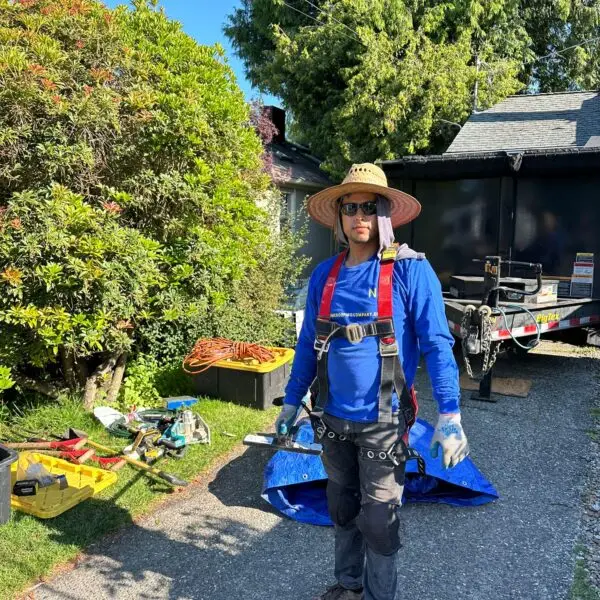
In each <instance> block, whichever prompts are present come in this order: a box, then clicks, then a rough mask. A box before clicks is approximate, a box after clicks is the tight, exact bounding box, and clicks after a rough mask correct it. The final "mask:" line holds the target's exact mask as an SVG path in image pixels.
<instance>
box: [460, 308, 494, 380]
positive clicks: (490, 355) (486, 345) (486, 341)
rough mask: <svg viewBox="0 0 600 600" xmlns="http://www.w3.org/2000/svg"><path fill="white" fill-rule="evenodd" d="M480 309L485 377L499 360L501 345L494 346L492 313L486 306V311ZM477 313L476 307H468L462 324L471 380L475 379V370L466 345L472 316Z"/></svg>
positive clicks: (462, 344)
mask: <svg viewBox="0 0 600 600" xmlns="http://www.w3.org/2000/svg"><path fill="white" fill-rule="evenodd" d="M481 308H482V307H480V308H479V310H478V312H479V317H480V322H481V352H482V354H483V364H482V367H481V373H482V375H485V374H486V373H487V372H488V371H489V370H490V369H491V368H492V367H493V366H494V364H495V362H496V359H497V358H498V352H499V351H500V343H496V344H494V342H492V319H491V317H490V315H491V311H490V310H489V308H488V307H487V306H486V307H485V309H484V310H481ZM474 312H475V308H474V307H466V308H465V311H464V313H463V317H462V320H461V322H460V328H461V334H462V336H463V338H462V340H461V346H462V354H463V360H464V363H465V368H466V370H467V374H468V375H469V377H470V378H471V379H474V376H473V368H472V366H471V361H470V359H469V353H468V352H467V346H466V344H465V343H464V341H465V339H466V335H467V333H468V330H469V325H470V320H471V315H472V314H473V313H474Z"/></svg>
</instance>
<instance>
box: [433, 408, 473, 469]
mask: <svg viewBox="0 0 600 600" xmlns="http://www.w3.org/2000/svg"><path fill="white" fill-rule="evenodd" d="M440 447H441V448H442V452H443V457H442V462H443V464H444V468H445V469H448V468H450V467H453V466H454V465H457V464H458V463H459V462H460V461H461V460H463V459H464V458H465V457H466V456H467V455H468V454H469V443H468V442H467V436H466V435H465V432H464V431H463V428H462V425H461V424H460V413H451V414H441V415H440V416H439V418H438V422H437V425H436V426H435V432H434V434H433V438H432V440H431V450H430V452H431V456H432V458H437V457H438V452H439V449H440Z"/></svg>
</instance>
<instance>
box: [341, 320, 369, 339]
mask: <svg viewBox="0 0 600 600" xmlns="http://www.w3.org/2000/svg"><path fill="white" fill-rule="evenodd" d="M344 333H345V334H346V339H347V340H348V341H349V342H350V343H351V344H358V343H360V342H362V340H363V338H364V337H365V334H364V331H363V328H362V325H360V324H359V323H350V325H346V327H345V329H344Z"/></svg>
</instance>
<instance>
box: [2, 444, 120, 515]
mask: <svg viewBox="0 0 600 600" xmlns="http://www.w3.org/2000/svg"><path fill="white" fill-rule="evenodd" d="M20 455H21V457H24V456H25V455H27V456H29V457H30V458H31V459H32V460H33V461H35V462H38V463H41V464H42V465H44V467H46V469H47V470H48V471H49V472H50V473H52V474H53V475H65V476H66V478H67V483H68V487H67V488H65V489H64V490H61V489H59V486H58V484H54V485H51V486H48V487H45V488H39V487H38V490H37V494H36V495H35V496H14V495H11V497H10V505H11V507H12V508H14V509H15V510H20V511H22V512H26V513H29V514H30V515H35V516H36V517H40V518H41V519H51V518H53V517H56V516H58V515H60V514H62V513H63V512H65V511H66V510H68V509H69V508H72V507H73V506H75V505H76V504H79V503H80V502H81V501H83V500H86V499H87V498H90V497H91V496H93V495H95V494H97V493H98V492H101V491H102V490H104V489H106V488H107V487H108V486H110V485H112V484H113V483H115V482H116V481H117V474H116V473H113V472H111V471H106V470H105V469H99V468H97V467H88V466H87V465H76V464H73V463H70V462H68V461H66V460H62V459H61V458H56V457H54V456H47V455H45V454H40V453H38V452H27V453H25V452H22V453H20ZM18 464H19V461H17V462H14V463H13V464H12V465H11V470H10V475H11V484H10V487H11V490H12V487H13V485H14V484H15V481H16V480H17V468H18Z"/></svg>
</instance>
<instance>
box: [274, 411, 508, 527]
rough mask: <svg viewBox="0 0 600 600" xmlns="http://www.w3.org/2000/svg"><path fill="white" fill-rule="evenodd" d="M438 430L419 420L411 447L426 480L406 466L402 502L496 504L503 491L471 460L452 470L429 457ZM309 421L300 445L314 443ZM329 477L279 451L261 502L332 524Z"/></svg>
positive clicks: (308, 460) (317, 462)
mask: <svg viewBox="0 0 600 600" xmlns="http://www.w3.org/2000/svg"><path fill="white" fill-rule="evenodd" d="M432 436H433V427H432V426H431V425H430V424H429V423H427V421H424V420H422V419H417V421H416V423H415V424H414V425H413V427H412V429H411V430H410V436H409V444H410V446H412V447H413V448H415V449H416V450H417V451H418V452H419V453H420V454H421V456H422V457H423V459H424V460H425V464H426V467H427V474H426V475H419V473H418V471H417V464H416V461H414V460H411V461H409V462H408V463H407V467H406V482H405V487H404V497H403V502H404V503H407V502H430V503H444V504H451V505H453V506H477V505H480V504H485V503H487V502H492V501H494V500H496V499H497V498H498V497H499V496H498V492H497V491H496V489H495V488H494V486H493V485H492V484H491V483H490V482H489V481H488V480H487V479H486V478H485V477H484V476H483V475H482V474H481V473H480V472H479V470H478V469H477V467H476V466H475V465H474V464H473V461H472V460H471V459H470V458H469V457H467V458H466V459H465V460H463V461H462V462H461V463H459V464H458V465H456V466H455V467H453V468H452V469H444V468H443V467H442V462H441V458H440V457H438V458H437V459H432V458H430V455H429V446H430V444H431V437H432ZM313 437H314V436H313V430H312V427H311V425H310V422H309V421H308V419H304V420H303V421H302V422H301V426H300V429H299V431H298V435H297V439H298V441H301V442H305V443H310V442H313ZM326 485H327V475H326V473H325V470H324V469H323V463H322V462H321V458H320V457H319V456H314V455H310V454H298V453H295V452H284V451H279V452H277V453H276V454H275V455H274V456H273V458H272V459H271V460H270V461H269V463H268V464H267V466H266V468H265V473H264V484H263V493H262V497H263V498H264V499H265V500H266V501H267V502H269V503H270V504H271V505H273V506H274V507H275V508H277V509H278V510H279V511H280V512H282V513H283V514H285V515H286V516H288V517H290V518H291V519H294V520H296V521H300V522H302V523H310V524H312V525H333V523H332V522H331V519H330V518H329V514H328V512H327V500H326V497H325V487H326Z"/></svg>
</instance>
